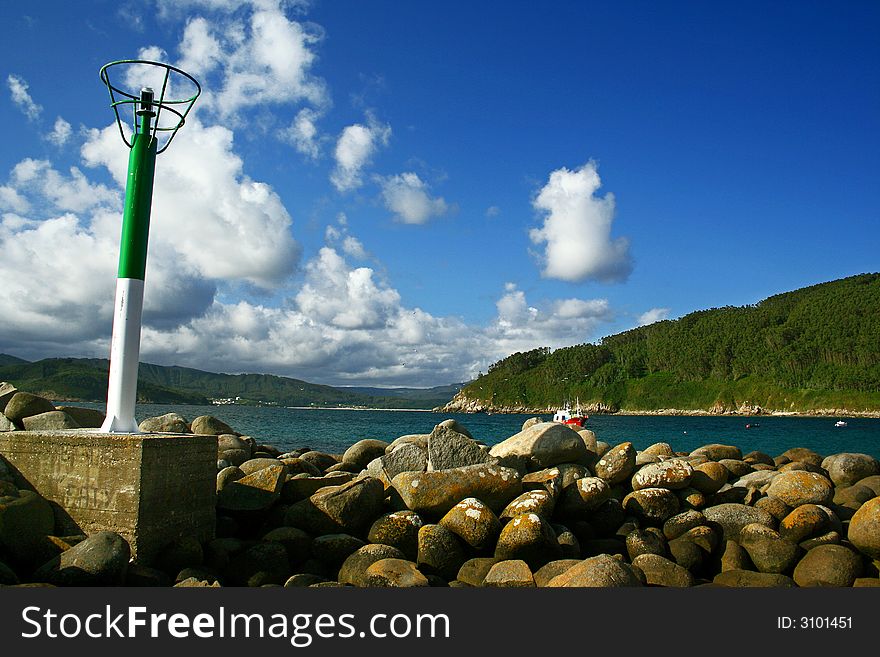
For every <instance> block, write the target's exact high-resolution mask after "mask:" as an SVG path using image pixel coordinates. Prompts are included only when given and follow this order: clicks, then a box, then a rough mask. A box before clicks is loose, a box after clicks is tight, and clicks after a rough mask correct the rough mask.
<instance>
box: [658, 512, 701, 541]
mask: <svg viewBox="0 0 880 657" xmlns="http://www.w3.org/2000/svg"><path fill="white" fill-rule="evenodd" d="M705 522H706V517H705V516H704V515H703V514H702V513H701V512H699V511H697V510H696V509H687V510H685V511H682V512H681V513H677V514H676V515H674V516H672V517H671V518H669V519H668V520H667V521H666V522H664V523H663V535H664V536H666V538H667V539H669V540H672V539H674V538H678V537H679V536H681V535H682V534H684V533H685V532H686V531H688V530H689V529H693V528H694V527H699V526H700V525H702V524H704V523H705Z"/></svg>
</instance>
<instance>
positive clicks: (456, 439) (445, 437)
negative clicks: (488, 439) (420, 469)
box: [428, 423, 494, 470]
mask: <svg viewBox="0 0 880 657" xmlns="http://www.w3.org/2000/svg"><path fill="white" fill-rule="evenodd" d="M492 461H494V459H493V458H492V457H491V456H489V452H488V451H487V450H486V449H484V448H482V447H480V445H479V444H478V443H477V442H476V441H475V440H474V439H473V438H471V437H470V436H466V435H464V434H462V433H459V432H458V431H455V430H454V429H453V428H451V427H449V426H445V425H443V424H442V423H441V424H438V425H437V426H436V427H434V430H433V431H432V432H431V433H430V435H429V436H428V469H429V470H449V469H450V468H461V467H464V466H467V465H479V464H482V463H490V462H492Z"/></svg>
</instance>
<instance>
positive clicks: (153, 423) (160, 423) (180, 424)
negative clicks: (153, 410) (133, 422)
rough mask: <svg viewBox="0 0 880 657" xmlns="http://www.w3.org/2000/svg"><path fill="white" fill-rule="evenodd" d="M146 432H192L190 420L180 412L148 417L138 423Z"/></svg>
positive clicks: (141, 429) (140, 428)
mask: <svg viewBox="0 0 880 657" xmlns="http://www.w3.org/2000/svg"><path fill="white" fill-rule="evenodd" d="M138 431H142V432H144V433H190V428H189V422H187V421H186V418H185V417H183V416H182V415H180V414H179V413H166V414H165V415H159V416H157V417H148V418H147V419H146V420H144V421H143V422H141V423H140V424H139V425H138Z"/></svg>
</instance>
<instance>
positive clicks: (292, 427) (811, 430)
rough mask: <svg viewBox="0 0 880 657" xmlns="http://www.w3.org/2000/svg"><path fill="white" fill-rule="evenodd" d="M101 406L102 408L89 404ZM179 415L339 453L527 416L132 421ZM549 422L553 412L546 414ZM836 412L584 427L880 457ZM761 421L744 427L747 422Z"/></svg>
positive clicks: (218, 410)
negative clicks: (442, 428)
mask: <svg viewBox="0 0 880 657" xmlns="http://www.w3.org/2000/svg"><path fill="white" fill-rule="evenodd" d="M94 407H95V408H101V406H100V405H94ZM172 411H174V412H177V413H180V414H181V415H183V416H184V417H185V418H186V419H187V420H192V419H193V418H195V417H198V416H199V415H214V416H215V417H218V418H220V419H221V420H223V421H224V422H226V423H227V424H229V425H230V426H232V427H233V428H234V429H235V430H236V431H239V432H241V433H244V434H247V435H250V436H253V437H254V438H255V439H257V440H258V441H259V442H264V443H267V444H270V445H274V446H276V447H278V448H279V449H281V450H285V451H287V450H292V449H296V448H298V447H311V448H312V449H317V450H320V451H324V452H329V453H340V452H342V451H344V450H345V449H346V448H347V447H348V446H349V445H351V444H352V443H354V442H356V441H358V440H361V439H362V438H378V439H380V440H386V441H391V440H394V439H395V438H397V437H398V436H402V435H405V434H410V433H429V432H430V431H431V429H433V428H434V426H435V425H436V424H438V423H439V422H441V421H443V420H445V419H447V418H455V419H456V420H458V421H459V422H461V423H462V424H463V425H464V426H465V427H467V428H468V430H469V431H470V432H471V434H473V436H474V437H475V438H477V439H478V440H482V441H483V442H485V443H487V444H489V445H493V444H495V443H498V442H501V441H502V440H504V439H505V438H508V437H510V436H512V435H513V434H515V433H517V432H518V431H519V430H520V429H521V428H522V424H523V422H524V421H525V420H526V419H528V418H529V417H532V416H531V415H484V414H482V413H478V414H472V415H468V414H459V413H430V412H420V411H356V410H318V409H314V410H313V409H293V408H279V407H253V406H231V405H230V406H167V405H160V404H140V405H138V407H137V419H138V421H140V420H143V419H145V418H147V417H152V416H156V415H162V414H164V413H169V412H172ZM544 418H545V419H548V420H549V419H550V416H549V415H547V416H544ZM837 419H840V418H834V417H825V418H813V417H760V418H756V417H751V418H746V417H717V416H712V417H702V416H701V417H677V416H626V415H596V416H593V417H591V418H590V420H589V422H588V423H587V425H588V428H590V429H592V430H593V431H595V432H596V435H597V437H598V438H599V440H604V441H605V442H607V443H610V444H612V445H613V444H616V443H619V442H623V441H626V440H628V441H631V442H632V443H633V444H634V445H635V447H636V448H637V449H643V448H645V447H647V446H648V445H651V444H652V443H656V442H667V443H669V444H670V445H672V447H673V449H675V450H676V451H690V450H692V449H694V448H696V447H699V446H700V445H705V444H706V443H724V444H728V445H736V446H737V447H739V448H740V449H742V451H743V453H746V452H750V451H752V450H760V451H762V452H765V453H767V454H770V455H771V456H776V455H777V454H781V453H782V452H784V451H785V450H786V449H789V448H790V447H808V448H810V449H813V450H815V451H816V452H818V453H819V454H822V455H823V456H827V455H829V454H835V453H838V452H860V453H864V454H871V455H873V456H875V457H877V458H880V419H870V418H846V421H847V423H848V426H847V427H844V428H835V426H834V423H835V421H836V420H837ZM755 423H758V424H759V425H760V426H758V427H756V428H751V429H746V424H755Z"/></svg>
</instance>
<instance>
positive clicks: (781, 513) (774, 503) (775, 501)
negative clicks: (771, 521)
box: [755, 495, 792, 522]
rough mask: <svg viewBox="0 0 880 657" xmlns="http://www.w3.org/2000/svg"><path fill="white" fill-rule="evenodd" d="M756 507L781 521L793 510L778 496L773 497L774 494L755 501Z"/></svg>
mask: <svg viewBox="0 0 880 657" xmlns="http://www.w3.org/2000/svg"><path fill="white" fill-rule="evenodd" d="M755 508H756V509H762V510H764V511H766V512H767V513H769V514H770V515H771V516H773V517H774V518H775V519H776V520H779V521H780V522H781V521H782V519H783V518H785V516H787V515H788V514H789V513H791V511H792V508H791V507H790V506H788V504H786V503H785V502H783V501H782V500H780V499H779V498H778V497H773V496H772V495H769V496H767V497H762V498H761V499H759V500H758V501H757V502H755Z"/></svg>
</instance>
